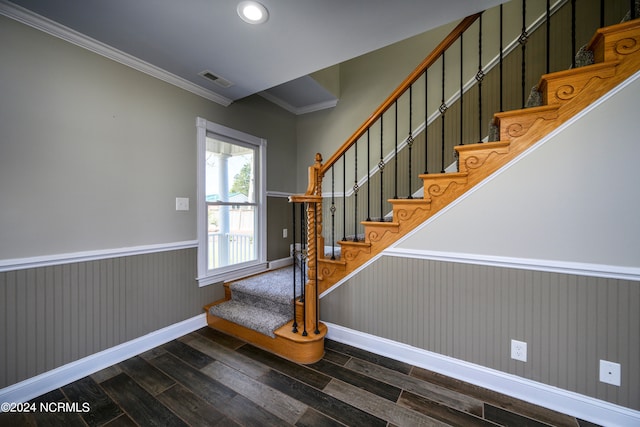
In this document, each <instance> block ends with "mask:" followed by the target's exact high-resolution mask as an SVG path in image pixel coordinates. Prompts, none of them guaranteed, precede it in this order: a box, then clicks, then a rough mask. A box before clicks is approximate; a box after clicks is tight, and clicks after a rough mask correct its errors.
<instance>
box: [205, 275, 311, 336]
mask: <svg viewBox="0 0 640 427" xmlns="http://www.w3.org/2000/svg"><path fill="white" fill-rule="evenodd" d="M292 277H293V268H292V267H284V268H280V269H277V270H272V271H269V272H268V273H264V274H260V275H257V276H251V277H248V278H246V279H242V280H239V281H237V282H233V283H231V284H229V290H230V292H231V299H230V300H227V301H225V302H222V303H220V304H217V305H214V306H212V307H210V308H209V314H211V315H212V316H217V317H220V318H222V319H225V320H228V321H230V322H233V323H236V324H238V325H242V326H244V327H246V328H249V329H253V330H254V331H257V332H260V333H261V334H264V335H267V336H269V337H271V338H274V337H275V334H274V331H275V330H276V329H278V328H280V327H281V326H283V325H285V324H286V323H287V322H289V321H291V320H293V283H292V282H293V280H292ZM300 289H301V286H300V270H299V268H297V269H296V296H298V297H299V296H300Z"/></svg>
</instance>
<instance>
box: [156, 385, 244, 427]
mask: <svg viewBox="0 0 640 427" xmlns="http://www.w3.org/2000/svg"><path fill="white" fill-rule="evenodd" d="M157 398H158V400H159V401H160V402H162V403H163V404H164V405H165V406H166V407H167V408H169V409H171V410H172V411H173V412H175V413H176V414H177V415H178V416H179V417H180V418H182V420H183V421H185V422H186V423H187V424H189V426H191V427H200V426H202V427H209V426H211V427H213V426H228V425H235V423H234V422H233V421H231V420H230V419H228V418H227V417H226V416H225V415H223V414H222V413H221V412H220V411H218V410H217V409H216V408H214V407H213V405H210V404H209V403H207V402H205V401H204V400H202V399H200V398H199V397H198V396H196V395H195V394H193V393H192V392H190V391H189V390H187V389H186V388H184V387H183V386H181V385H180V384H176V385H174V386H173V387H171V388H169V389H167V390H165V391H163V392H162V393H160V394H159V395H158V396H157Z"/></svg>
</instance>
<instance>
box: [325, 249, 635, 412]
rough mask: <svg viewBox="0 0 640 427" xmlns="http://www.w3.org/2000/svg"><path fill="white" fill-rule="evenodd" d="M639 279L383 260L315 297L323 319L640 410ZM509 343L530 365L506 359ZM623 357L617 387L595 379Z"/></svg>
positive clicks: (508, 353)
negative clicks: (515, 343)
mask: <svg viewBox="0 0 640 427" xmlns="http://www.w3.org/2000/svg"><path fill="white" fill-rule="evenodd" d="M638 307H640V283H638V282H634V281H629V280H616V279H603V278H597V277H586V276H576V275H570V274H559V273H546V272H539V271H527V270H519V269H513V268H498V267H488V266H481V265H471V264H461V263H453V262H441V261H430V260H423V259H409V258H401V257H391V256H383V257H381V258H379V259H378V260H377V261H376V262H375V263H374V264H373V265H371V266H370V267H368V268H366V269H364V270H363V271H361V272H360V273H358V274H357V275H356V276H354V277H353V278H351V279H349V281H348V282H347V283H345V284H343V285H342V286H340V287H338V288H337V289H336V290H334V291H332V292H331V293H329V294H328V295H326V296H325V297H324V298H323V299H322V300H321V306H320V312H321V318H322V320H323V321H327V322H331V323H333V324H338V325H341V326H344V327H346V328H350V329H354V330H357V331H361V332H365V333H368V334H372V335H375V336H379V337H384V338H387V339H390V340H393V341H398V342H401V343H405V344H409V345H412V346H414V347H418V348H422V349H425V350H428V351H432V352H435V353H439V354H443V355H446V356H450V357H454V358H456V359H460V360H464V361H468V362H471V363H475V364H478V365H481V366H486V367H488V368H491V369H496V370H499V371H503V372H507V373H510V374H514V375H518V376H521V377H524V378H527V379H530V380H534V381H538V382H541V383H544V384H549V385H552V386H555V387H559V388H562V389H565V390H571V391H574V392H577V393H580V394H584V395H587V396H591V397H595V398H598V399H602V400H605V401H609V402H612V403H616V404H618V405H622V406H626V407H629V408H633V409H636V410H638V409H640V389H639V388H638V384H640V339H639V337H638V331H639V330H640V310H638ZM511 339H516V340H519V341H524V342H526V343H527V350H528V357H527V359H528V360H527V362H526V363H523V362H519V361H514V360H511V359H510V357H509V355H510V342H511ZM600 359H604V360H609V361H612V362H617V363H620V364H621V366H622V378H621V386H620V387H616V386H612V385H608V384H604V383H601V382H599V381H598V366H599V365H598V363H599V362H598V361H599V360H600Z"/></svg>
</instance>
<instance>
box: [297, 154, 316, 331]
mask: <svg viewBox="0 0 640 427" xmlns="http://www.w3.org/2000/svg"><path fill="white" fill-rule="evenodd" d="M321 168H322V156H321V155H320V153H317V154H316V158H315V163H314V164H313V166H310V167H309V186H308V187H307V191H306V193H305V194H304V195H301V196H291V197H290V198H289V200H290V201H291V202H293V203H307V282H306V284H305V310H304V312H305V313H306V316H305V317H306V318H305V319H304V323H305V326H306V328H305V329H306V330H307V331H310V332H312V331H314V330H316V328H317V322H318V319H319V312H318V295H317V287H316V280H317V279H318V278H319V277H318V271H317V260H318V258H319V257H320V258H324V238H323V237H322V174H321Z"/></svg>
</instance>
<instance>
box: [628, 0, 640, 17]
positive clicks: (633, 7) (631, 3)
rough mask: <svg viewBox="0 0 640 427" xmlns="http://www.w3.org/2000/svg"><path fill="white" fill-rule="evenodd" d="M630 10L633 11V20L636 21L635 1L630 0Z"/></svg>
mask: <svg viewBox="0 0 640 427" xmlns="http://www.w3.org/2000/svg"><path fill="white" fill-rule="evenodd" d="M629 10H630V11H631V19H636V18H637V17H638V16H637V14H636V2H635V0H629Z"/></svg>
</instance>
